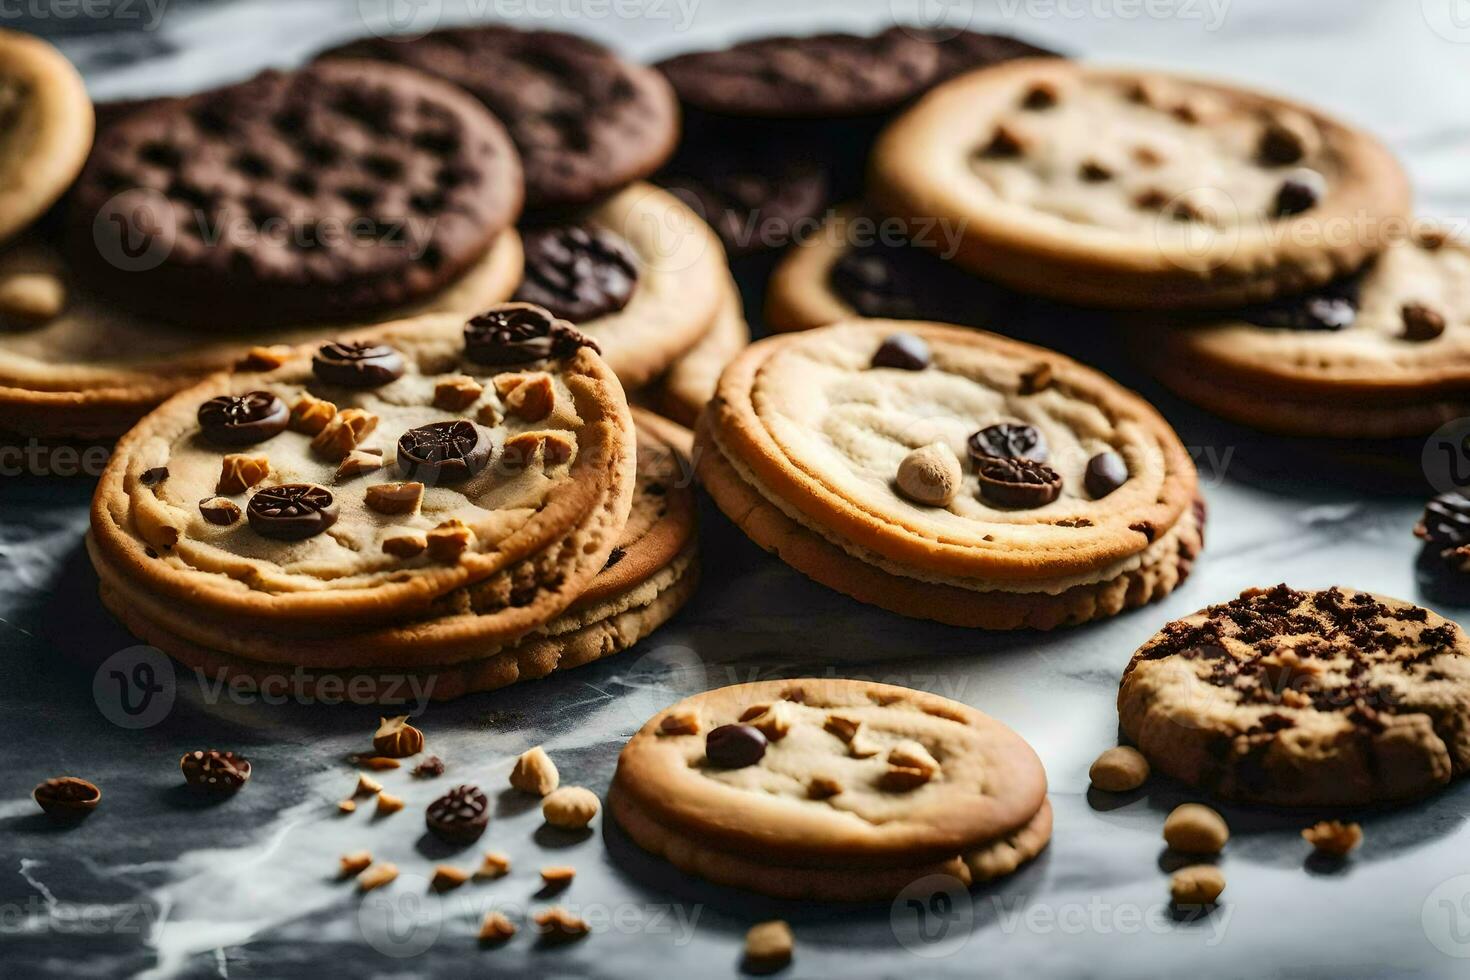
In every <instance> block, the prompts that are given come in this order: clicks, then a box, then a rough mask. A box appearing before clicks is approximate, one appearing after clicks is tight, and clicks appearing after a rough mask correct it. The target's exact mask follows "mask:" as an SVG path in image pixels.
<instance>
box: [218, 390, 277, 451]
mask: <svg viewBox="0 0 1470 980" xmlns="http://www.w3.org/2000/svg"><path fill="white" fill-rule="evenodd" d="M198 417H199V428H200V429H202V430H203V432H204V438H205V439H207V440H209V441H210V442H212V443H214V444H215V445H217V446H250V445H254V444H255V443H257V442H265V441H266V440H267V439H269V438H271V436H274V435H277V434H279V433H281V432H284V431H285V430H286V424H287V423H288V422H290V421H291V410H290V409H288V408H287V407H286V403H285V402H283V401H281V400H280V399H279V398H277V397H276V396H275V395H273V394H271V393H270V392H268V391H252V392H249V393H247V394H244V395H220V396H219V397H218V398H211V399H210V400H209V401H207V402H205V403H204V404H203V405H200V406H199V416H198Z"/></svg>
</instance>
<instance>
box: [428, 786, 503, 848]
mask: <svg viewBox="0 0 1470 980" xmlns="http://www.w3.org/2000/svg"><path fill="white" fill-rule="evenodd" d="M424 823H425V825H426V826H427V827H428V828H429V832H430V833H431V834H433V835H434V836H435V837H437V838H439V839H440V840H442V841H447V842H449V843H451V844H469V843H472V842H473V841H476V840H479V838H480V835H481V834H483V833H484V832H485V827H486V825H487V824H489V823H490V801H489V799H487V798H486V796H485V794H484V793H483V792H482V791H481V790H480V789H479V787H477V786H456V787H454V789H452V790H450V791H449V792H447V793H445V794H444V795H443V796H441V797H439V798H438V799H437V800H435V801H434V802H433V803H430V804H429V808H428V809H427V810H426V811H424Z"/></svg>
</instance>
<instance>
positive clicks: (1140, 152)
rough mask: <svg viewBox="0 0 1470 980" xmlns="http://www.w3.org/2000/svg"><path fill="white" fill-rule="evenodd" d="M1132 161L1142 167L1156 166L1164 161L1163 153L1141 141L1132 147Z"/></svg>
mask: <svg viewBox="0 0 1470 980" xmlns="http://www.w3.org/2000/svg"><path fill="white" fill-rule="evenodd" d="M1133 162H1134V163H1137V164H1139V165H1140V166H1144V167H1157V166H1159V165H1160V164H1161V163H1163V162H1164V155H1163V154H1162V153H1160V152H1159V151H1158V150H1156V149H1154V148H1153V147H1152V146H1148V145H1147V144H1142V143H1141V144H1139V145H1138V146H1135V147H1134V148H1133Z"/></svg>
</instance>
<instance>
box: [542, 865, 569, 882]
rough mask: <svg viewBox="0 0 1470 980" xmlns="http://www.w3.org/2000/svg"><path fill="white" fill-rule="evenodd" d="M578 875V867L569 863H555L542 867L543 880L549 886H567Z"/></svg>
mask: <svg viewBox="0 0 1470 980" xmlns="http://www.w3.org/2000/svg"><path fill="white" fill-rule="evenodd" d="M576 876H577V869H576V868H574V867H572V866H571V865H569V864H554V865H551V866H550V867H545V868H542V869H541V881H542V883H543V884H545V885H546V887H548V888H565V887H567V886H568V885H570V884H571V883H572V879H573V878H575V877H576Z"/></svg>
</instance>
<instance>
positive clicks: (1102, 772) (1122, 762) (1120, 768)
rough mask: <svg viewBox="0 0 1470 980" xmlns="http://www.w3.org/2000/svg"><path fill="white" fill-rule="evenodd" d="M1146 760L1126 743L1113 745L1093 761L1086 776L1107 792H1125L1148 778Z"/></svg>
mask: <svg viewBox="0 0 1470 980" xmlns="http://www.w3.org/2000/svg"><path fill="white" fill-rule="evenodd" d="M1148 773H1149V768H1148V760H1147V759H1145V758H1144V757H1143V753H1142V752H1140V751H1138V750H1137V749H1135V748H1132V747H1130V746H1127V745H1115V746H1113V747H1112V748H1111V749H1108V750H1107V751H1106V752H1104V753H1103V754H1102V755H1100V756H1098V757H1097V760H1096V761H1095V762H1093V764H1092V768H1091V769H1089V770H1088V771H1087V776H1088V778H1089V779H1091V780H1092V785H1093V786H1095V787H1097V788H1098V789H1100V790H1105V791H1107V792H1109V793H1127V792H1130V791H1132V790H1135V789H1138V787H1140V786H1142V785H1143V784H1144V782H1146V781H1147V780H1148Z"/></svg>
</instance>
